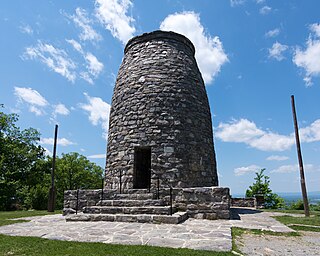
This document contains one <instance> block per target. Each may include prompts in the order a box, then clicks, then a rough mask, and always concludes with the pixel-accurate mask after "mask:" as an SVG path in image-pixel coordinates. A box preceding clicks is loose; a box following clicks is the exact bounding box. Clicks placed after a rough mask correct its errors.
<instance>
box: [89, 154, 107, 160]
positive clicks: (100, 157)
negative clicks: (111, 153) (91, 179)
mask: <svg viewBox="0 0 320 256" xmlns="http://www.w3.org/2000/svg"><path fill="white" fill-rule="evenodd" d="M88 158H92V159H104V158H106V154H98V155H91V156H88Z"/></svg>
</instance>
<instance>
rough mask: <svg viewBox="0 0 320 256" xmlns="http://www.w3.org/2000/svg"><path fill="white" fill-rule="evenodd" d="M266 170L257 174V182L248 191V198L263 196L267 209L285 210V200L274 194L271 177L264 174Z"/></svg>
mask: <svg viewBox="0 0 320 256" xmlns="http://www.w3.org/2000/svg"><path fill="white" fill-rule="evenodd" d="M264 171H265V169H261V170H260V172H256V177H255V178H254V180H255V182H254V183H253V185H252V186H249V189H247V191H246V197H254V196H256V195H263V196H264V200H265V207H266V208H271V209H277V208H283V207H284V205H285V203H284V199H283V198H281V197H280V196H278V195H277V194H276V193H273V192H272V190H271V188H270V177H269V176H266V175H265V174H264Z"/></svg>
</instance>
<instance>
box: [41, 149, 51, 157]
mask: <svg viewBox="0 0 320 256" xmlns="http://www.w3.org/2000/svg"><path fill="white" fill-rule="evenodd" d="M43 148H44V154H45V155H46V156H52V152H51V151H50V150H49V149H47V148H46V147H43Z"/></svg>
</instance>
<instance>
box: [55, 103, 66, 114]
mask: <svg viewBox="0 0 320 256" xmlns="http://www.w3.org/2000/svg"><path fill="white" fill-rule="evenodd" d="M53 113H54V115H63V116H67V115H69V114H70V111H69V109H67V107H66V106H65V105H64V104H61V103H60V104H58V105H55V106H54V111H53Z"/></svg>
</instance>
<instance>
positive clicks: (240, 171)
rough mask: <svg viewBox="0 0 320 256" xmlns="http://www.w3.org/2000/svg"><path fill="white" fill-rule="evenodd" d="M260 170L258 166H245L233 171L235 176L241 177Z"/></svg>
mask: <svg viewBox="0 0 320 256" xmlns="http://www.w3.org/2000/svg"><path fill="white" fill-rule="evenodd" d="M260 170H261V167H259V166H258V165H249V166H245V167H238V168H235V169H234V174H235V175H236V176H241V175H244V174H247V173H251V172H259V171H260Z"/></svg>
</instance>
